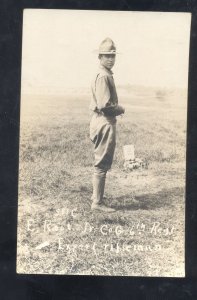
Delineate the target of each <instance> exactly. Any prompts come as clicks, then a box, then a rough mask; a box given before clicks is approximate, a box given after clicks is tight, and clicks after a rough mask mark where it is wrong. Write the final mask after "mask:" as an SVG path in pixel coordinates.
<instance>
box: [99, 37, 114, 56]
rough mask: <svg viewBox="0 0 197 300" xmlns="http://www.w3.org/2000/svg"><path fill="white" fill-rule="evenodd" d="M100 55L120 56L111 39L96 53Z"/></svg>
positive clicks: (104, 41) (103, 43)
mask: <svg viewBox="0 0 197 300" xmlns="http://www.w3.org/2000/svg"><path fill="white" fill-rule="evenodd" d="M95 52H96V53H98V54H119V53H117V52H116V46H115V44H114V42H113V41H112V40H111V39H110V38H106V39H104V40H103V41H102V42H101V44H100V47H99V49H98V50H96V51H95Z"/></svg>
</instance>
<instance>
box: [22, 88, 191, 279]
mask: <svg viewBox="0 0 197 300" xmlns="http://www.w3.org/2000/svg"><path fill="white" fill-rule="evenodd" d="M162 95H163V96H162V97H163V98H162V99H161V98H159V97H158V92H156V91H155V90H146V89H145V90H142V89H141V90H140V91H139V90H135V91H134V92H133V94H132V93H131V91H126V92H125V93H124V94H123V96H122V97H120V98H121V104H122V105H123V106H125V108H126V114H125V116H124V117H123V118H119V119H118V123H117V129H118V132H117V147H116V153H115V158H114V163H113V168H112V170H111V171H110V172H109V173H108V175H107V180H106V190H105V197H106V199H105V202H106V204H107V205H109V206H112V207H114V208H115V209H116V212H115V213H112V214H106V213H101V212H92V211H91V210H90V205H91V199H90V198H91V193H92V185H91V176H92V170H93V153H92V145H91V142H90V140H89V127H88V126H89V115H88V109H87V108H88V103H89V97H90V96H89V95H88V94H87V95H82V96H81V95H78V94H77V93H76V94H72V95H67V96H57V95H56V96H35V95H34V96H33V95H31V96H27V95H23V97H22V101H21V103H22V109H21V133H20V136H21V137H20V166H19V172H20V180H19V202H18V247H17V252H18V255H17V272H18V273H30V274H73V275H74V274H84V275H118V276H169V277H173V276H176V277H182V276H184V217H185V198H184V193H185V144H186V143H185V138H186V136H185V135H186V94H185V93H183V92H180V91H165V93H163V94H162ZM125 144H134V145H135V154H136V157H139V158H142V159H144V160H146V161H147V162H148V168H147V169H139V170H135V171H128V170H124V167H123V164H124V158H123V149H122V147H123V145H125Z"/></svg>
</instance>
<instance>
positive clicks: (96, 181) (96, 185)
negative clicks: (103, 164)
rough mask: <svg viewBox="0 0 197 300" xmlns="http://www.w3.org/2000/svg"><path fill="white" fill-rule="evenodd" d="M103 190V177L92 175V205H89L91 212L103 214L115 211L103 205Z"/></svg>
mask: <svg viewBox="0 0 197 300" xmlns="http://www.w3.org/2000/svg"><path fill="white" fill-rule="evenodd" d="M104 189H105V176H99V175H94V176H93V195H92V200H93V203H92V205H91V209H92V210H100V211H103V212H114V211H115V209H113V208H110V207H107V206H105V205H104V204H103V194H104Z"/></svg>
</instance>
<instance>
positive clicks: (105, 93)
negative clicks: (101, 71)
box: [95, 76, 110, 110]
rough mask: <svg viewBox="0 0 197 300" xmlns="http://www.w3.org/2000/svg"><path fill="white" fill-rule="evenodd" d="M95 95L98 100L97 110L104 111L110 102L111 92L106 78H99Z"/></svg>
mask: <svg viewBox="0 0 197 300" xmlns="http://www.w3.org/2000/svg"><path fill="white" fill-rule="evenodd" d="M95 95H96V100H97V108H98V109H99V110H102V109H103V108H105V107H106V106H107V104H108V103H109V101H110V90H109V85H108V81H107V77H106V76H102V77H99V78H98V79H97V80H96V89H95Z"/></svg>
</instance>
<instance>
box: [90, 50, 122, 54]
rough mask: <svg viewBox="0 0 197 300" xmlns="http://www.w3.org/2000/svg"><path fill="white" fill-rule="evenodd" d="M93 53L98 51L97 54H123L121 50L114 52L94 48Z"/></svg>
mask: <svg viewBox="0 0 197 300" xmlns="http://www.w3.org/2000/svg"><path fill="white" fill-rule="evenodd" d="M93 53H96V54H114V55H116V54H121V53H120V52H112V51H102V52H101V51H99V50H93Z"/></svg>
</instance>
